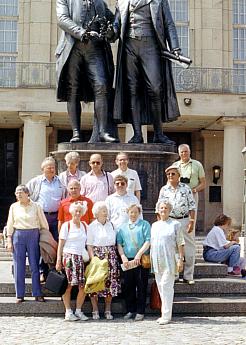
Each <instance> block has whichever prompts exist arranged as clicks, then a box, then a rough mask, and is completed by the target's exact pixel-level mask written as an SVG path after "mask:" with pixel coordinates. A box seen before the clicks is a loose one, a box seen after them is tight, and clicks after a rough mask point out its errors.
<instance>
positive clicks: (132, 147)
mask: <svg viewBox="0 0 246 345" xmlns="http://www.w3.org/2000/svg"><path fill="white" fill-rule="evenodd" d="M70 151H77V152H78V153H79V155H80V159H81V160H80V165H79V169H80V170H84V171H87V172H88V171H89V170H90V169H89V165H88V161H89V158H90V156H91V154H93V153H100V154H101V155H102V157H103V169H104V170H106V171H109V172H110V171H113V170H115V169H117V166H116V164H115V157H116V154H117V153H118V152H121V151H122V152H126V153H128V155H129V167H130V168H131V169H134V170H136V171H137V172H138V175H139V178H140V181H141V185H142V193H141V204H142V206H143V209H144V214H145V219H147V220H149V221H151V222H152V221H154V220H155V219H156V218H155V215H154V210H155V204H156V202H157V199H158V195H159V191H160V188H161V187H162V186H163V185H164V184H165V183H166V176H165V172H164V171H165V169H166V168H167V167H168V166H169V165H171V164H172V163H173V162H174V161H175V160H177V158H178V154H177V153H176V147H175V146H168V145H164V144H121V143H119V144H108V143H95V144H88V143H60V144H58V149H57V151H55V152H51V155H52V156H53V157H54V158H55V160H56V161H57V165H58V173H61V172H62V171H64V170H66V164H65V160H64V157H65V155H66V153H67V152H70Z"/></svg>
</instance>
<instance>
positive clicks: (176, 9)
mask: <svg viewBox="0 0 246 345" xmlns="http://www.w3.org/2000/svg"><path fill="white" fill-rule="evenodd" d="M169 3H170V9H171V12H172V16H173V20H174V21H175V25H176V29H177V33H178V37H179V43H180V47H181V48H182V53H183V54H184V55H186V56H188V55H189V1H188V0H169Z"/></svg>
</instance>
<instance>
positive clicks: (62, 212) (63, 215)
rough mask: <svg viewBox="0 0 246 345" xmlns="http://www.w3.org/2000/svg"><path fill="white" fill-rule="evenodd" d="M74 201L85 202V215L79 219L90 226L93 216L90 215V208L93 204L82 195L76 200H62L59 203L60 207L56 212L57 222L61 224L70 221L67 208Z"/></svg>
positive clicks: (70, 217)
mask: <svg viewBox="0 0 246 345" xmlns="http://www.w3.org/2000/svg"><path fill="white" fill-rule="evenodd" d="M75 201H86V202H87V211H86V213H85V214H84V215H83V216H82V217H81V218H80V220H81V221H84V222H86V223H87V224H90V222H91V221H92V220H93V218H94V217H93V214H92V206H93V202H92V201H91V200H90V199H89V198H86V197H85V196H83V195H80V196H79V197H78V198H75V199H73V198H71V197H70V198H66V199H63V200H62V201H61V203H60V207H59V210H58V220H59V221H60V222H61V223H64V222H67V221H68V220H71V219H72V216H71V214H70V213H69V207H70V205H71V204H72V203H73V202H75Z"/></svg>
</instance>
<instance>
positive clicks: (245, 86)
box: [233, 0, 246, 92]
mask: <svg viewBox="0 0 246 345" xmlns="http://www.w3.org/2000/svg"><path fill="white" fill-rule="evenodd" d="M233 67H234V70H235V71H234V75H233V85H234V91H235V92H245V91H246V0H233Z"/></svg>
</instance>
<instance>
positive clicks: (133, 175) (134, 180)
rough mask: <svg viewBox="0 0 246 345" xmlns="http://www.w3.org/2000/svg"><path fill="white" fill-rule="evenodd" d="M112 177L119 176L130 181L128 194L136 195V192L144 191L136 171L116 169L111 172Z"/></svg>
mask: <svg viewBox="0 0 246 345" xmlns="http://www.w3.org/2000/svg"><path fill="white" fill-rule="evenodd" d="M111 174H112V176H113V177H115V176H117V175H122V176H126V177H127V179H128V183H127V193H128V194H130V193H131V194H134V193H135V192H136V191H139V190H142V187H141V183H140V180H139V176H138V173H137V172H136V170H133V169H129V168H127V169H126V170H125V171H123V170H121V169H116V170H114V171H112V172H111Z"/></svg>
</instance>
